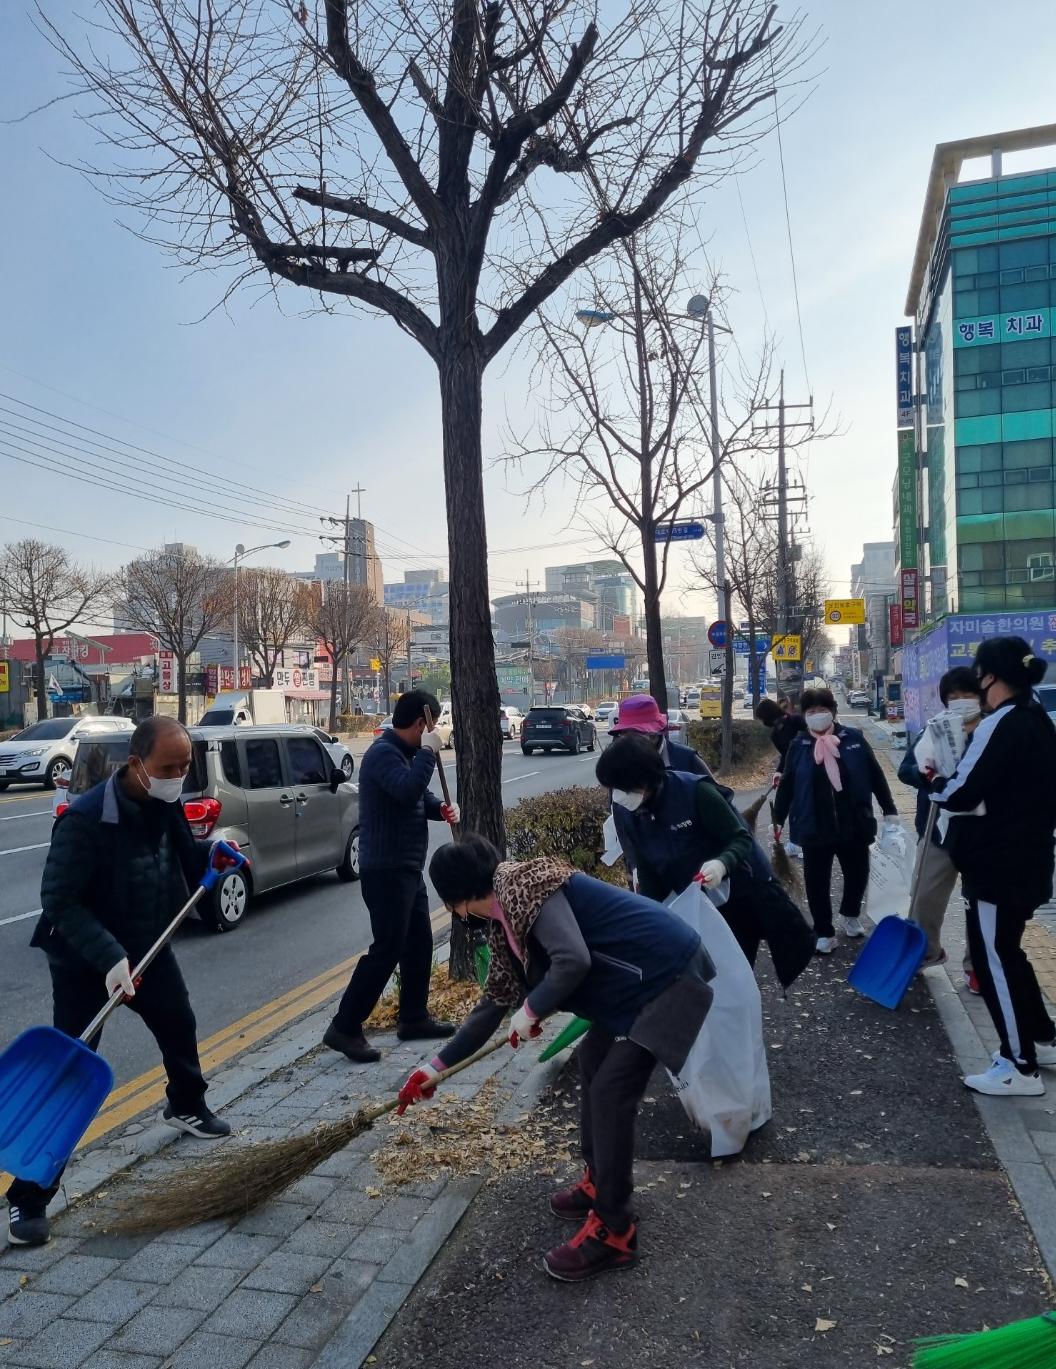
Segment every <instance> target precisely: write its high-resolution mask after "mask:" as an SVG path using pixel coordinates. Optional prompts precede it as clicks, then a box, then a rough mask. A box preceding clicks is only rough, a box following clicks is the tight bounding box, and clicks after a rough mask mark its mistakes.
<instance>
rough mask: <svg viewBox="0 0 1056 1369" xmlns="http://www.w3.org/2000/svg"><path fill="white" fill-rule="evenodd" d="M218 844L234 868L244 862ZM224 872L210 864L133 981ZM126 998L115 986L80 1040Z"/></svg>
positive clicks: (135, 980)
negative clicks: (232, 862) (233, 864)
mask: <svg viewBox="0 0 1056 1369" xmlns="http://www.w3.org/2000/svg"><path fill="white" fill-rule="evenodd" d="M216 845H217V847H218V848H219V849H220V850H221V851H223V853H224V855H226V856H229V857H230V858H231V859H232V860H234V861H235V866H234V868H235V869H236V870H237V869H238V867H239V866H240V865H245V863H246V858H245V856H244V855H242V854H241V852H239V851H236V850H235V848H234V847H233V846H228V844H227V842H226V841H220V842H217V843H216ZM221 873H223V872H221V871H219V870H214V869H213V868H212V866H210V868H209V869H208V870H207V871H206V873H205V876H204V878H203V879H202V882H201V884H199V885H198V888H197V889H195V891H194V893H193V894H192V895H191V896H190V898H189V899H188V900H187V902H186V903H185V904H184V905H183V907H182V908H181V909H180V911H179V912H178V913H177V914H176V916H175V917H174V918H173V919H172V921H171V922H170V923H169V925H168V926H167V927H166V928H165V930H164V931H163V932H162V934H161V936H159V937H158V939H157V941H155V943H154V945H153V946H151V948H150V949H149V950H148V951H147V953H146V954H145V955H144V957H143V959H142V960H141V961H140V962H139V964H138V965H136V966H134V967H133V969H132V971H131V979H132V983H133V984H138V983H139V980H140V979H141V978H142V976H143V974H144V973H145V971H146V970H148V969H149V968H150V966H151V965H152V964H153V963H154V961H155V960H156V959H157V957H158V955H159V954H160V953H161V950H162V947H163V946H164V945H165V943H166V942H167V941H168V940H169V938H170V937H171V936H172V935H173V934H174V933H175V931H176V928H177V927H179V925H180V923H181V922H182V921H183V920H184V918H185V917H187V916H188V914H189V913H190V912H191V910H192V909H193V908H194V907H195V906H196V905H197V904H198V903H199V902H200V901H201V900H202V898H203V897H204V896H205V894H207V893H208V892H209V890H210V889H211V888H212V887H213V885H214V884H215V883H216V881H217V879H219V877H220V875H221ZM125 1002H127V999H126V997H125V991H124V989H115V990H114V991H113V993H112V994H111V995H110V997H109V998H108V999H107V1001H106V1003H104V1005H103V1006H102V1007H101V1008H100V1009H99V1011H98V1012H97V1013H96V1015H95V1016H94V1017H93V1018H92V1020H91V1021H90V1022H89V1023H88V1025H87V1027H85V1029H84V1031H83V1032H81V1035H80V1037H79V1040H81V1041H84V1042H86V1043H87V1042H88V1041H90V1040H91V1039H92V1037H93V1036H94V1035H95V1034H96V1032H97V1031H98V1030H99V1029H100V1027H101V1026H102V1025H103V1023H104V1022H105V1021H106V1019H107V1018H108V1017H109V1016H110V1014H111V1013H112V1012H113V1011H114V1009H115V1008H119V1007H120V1006H121V1004H122V1003H125Z"/></svg>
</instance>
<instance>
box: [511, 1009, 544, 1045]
mask: <svg viewBox="0 0 1056 1369" xmlns="http://www.w3.org/2000/svg"><path fill="white" fill-rule="evenodd" d="M542 1034H543V1028H542V1025H541V1023H540V1021H539V1018H538V1017H536V1016H535V1015H534V1013H533V1012H532V1010H531V1009H530V1008H529V1007H528V1004H527V1003H522V1004H521V1006H520V1007H519V1008H518V1009H517V1011H516V1012H515V1013H514V1014H513V1018H512V1020H511V1022H510V1045H511V1046H512V1047H513V1048H514V1050H516V1049H517V1046H518V1045H519V1044H520V1042H522V1041H527V1040H528V1038H529V1037H532V1036H542Z"/></svg>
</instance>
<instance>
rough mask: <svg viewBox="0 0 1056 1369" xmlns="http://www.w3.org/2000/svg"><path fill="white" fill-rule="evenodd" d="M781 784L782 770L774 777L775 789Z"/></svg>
mask: <svg viewBox="0 0 1056 1369" xmlns="http://www.w3.org/2000/svg"><path fill="white" fill-rule="evenodd" d="M780 783H781V772H780V770H779V771H778V772H777V774H776V775H775V776H774V784H773V787H774V788H775V789H776V788H777V786H778V785H779V784H780Z"/></svg>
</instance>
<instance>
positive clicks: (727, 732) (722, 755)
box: [719, 577, 734, 775]
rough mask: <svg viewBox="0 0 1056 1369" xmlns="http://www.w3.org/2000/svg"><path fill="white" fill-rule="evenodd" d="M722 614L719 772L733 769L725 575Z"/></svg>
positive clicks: (728, 607)
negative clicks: (723, 644)
mask: <svg viewBox="0 0 1056 1369" xmlns="http://www.w3.org/2000/svg"><path fill="white" fill-rule="evenodd" d="M722 616H723V617H724V618H725V619H726V673H725V675H723V677H722V710H721V711H722V723H721V728H720V732H721V737H720V742H721V745H720V748H719V774H720V775H729V774H730V773H731V771H732V770H733V670H734V659H733V600H732V598H731V595H730V581H729V578H728V577H727V579H726V581H725V583H724V584H723V587H722Z"/></svg>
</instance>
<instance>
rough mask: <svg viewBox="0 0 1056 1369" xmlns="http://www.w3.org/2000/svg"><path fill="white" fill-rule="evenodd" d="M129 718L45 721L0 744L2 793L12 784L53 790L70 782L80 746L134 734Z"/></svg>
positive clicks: (49, 719) (53, 719) (34, 724)
mask: <svg viewBox="0 0 1056 1369" xmlns="http://www.w3.org/2000/svg"><path fill="white" fill-rule="evenodd" d="M135 730H136V725H135V723H133V722H132V721H131V719H129V718H109V717H106V718H99V717H95V716H94V715H93V716H91V717H84V718H44V719H42V720H41V721H40V722H39V723H31V724H30V726H29V727H26V728H23V730H22V731H21V732H16V733H15V735H14V736H13V737H10V738H8V740H7V741H6V742H0V790H2V789H6V788H7V787H8V785H10V784H42V785H43V786H44V788H45V789H54V788H55V783H56V781H57V780H68V779H69V777H70V770H71V769H72V767H73V753H74V752H75V751H76V750H77V743H78V742H79V741H84V740H87V739H90V738H93V737H105V736H113V735H114V734H115V733H118V732H129V733H131V732H134V731H135Z"/></svg>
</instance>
